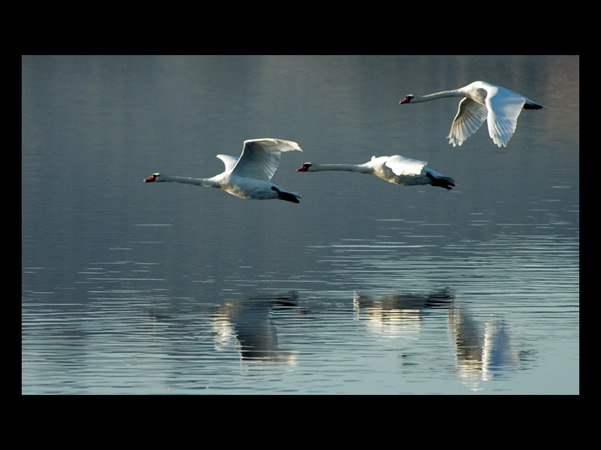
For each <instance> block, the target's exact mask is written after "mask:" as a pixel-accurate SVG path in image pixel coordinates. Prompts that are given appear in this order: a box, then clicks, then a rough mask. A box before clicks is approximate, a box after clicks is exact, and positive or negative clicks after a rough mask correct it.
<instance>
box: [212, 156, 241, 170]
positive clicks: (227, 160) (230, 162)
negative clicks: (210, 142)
mask: <svg viewBox="0 0 601 450" xmlns="http://www.w3.org/2000/svg"><path fill="white" fill-rule="evenodd" d="M217 158H219V159H220V160H221V161H223V164H225V172H228V171H230V170H232V169H233V168H234V166H235V165H236V163H237V162H238V158H236V157H235V156H230V155H217Z"/></svg>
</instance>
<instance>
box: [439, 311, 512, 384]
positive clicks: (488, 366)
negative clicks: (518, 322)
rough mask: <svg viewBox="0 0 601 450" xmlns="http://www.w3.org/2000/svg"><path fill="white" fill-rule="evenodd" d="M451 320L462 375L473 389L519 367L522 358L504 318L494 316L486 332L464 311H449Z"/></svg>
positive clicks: (458, 364) (450, 328) (450, 325)
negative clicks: (497, 375) (480, 383)
mask: <svg viewBox="0 0 601 450" xmlns="http://www.w3.org/2000/svg"><path fill="white" fill-rule="evenodd" d="M448 318H449V330H450V332H451V334H452V336H453V338H454V342H453V343H454V345H455V351H456V355H457V368H458V370H459V376H460V377H461V379H462V380H463V381H464V382H466V384H468V385H469V386H470V387H471V388H472V389H479V388H480V386H479V382H480V381H486V380H489V379H491V378H492V377H493V376H494V374H495V373H497V374H501V373H506V371H507V370H511V369H514V368H517V367H518V365H519V362H520V361H519V355H518V353H517V352H516V350H515V348H514V346H513V343H512V339H511V336H510V334H509V327H508V325H507V324H506V322H505V320H504V319H503V318H501V317H494V318H493V319H492V320H491V321H490V322H488V323H486V324H485V325H484V332H482V326H481V324H480V323H478V322H476V321H475V320H473V318H472V317H470V315H469V314H468V313H467V311H466V309H465V308H453V309H450V310H449V315H448Z"/></svg>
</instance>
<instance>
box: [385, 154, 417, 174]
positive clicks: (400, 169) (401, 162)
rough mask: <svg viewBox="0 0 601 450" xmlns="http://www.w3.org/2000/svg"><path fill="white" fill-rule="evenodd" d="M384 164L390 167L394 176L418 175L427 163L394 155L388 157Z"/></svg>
mask: <svg viewBox="0 0 601 450" xmlns="http://www.w3.org/2000/svg"><path fill="white" fill-rule="evenodd" d="M384 164H385V165H386V166H387V167H390V169H391V170H392V171H393V172H394V174H395V175H419V174H420V173H421V172H422V169H423V168H424V166H425V165H426V164H428V163H427V162H425V161H418V160H416V159H411V158H406V157H404V156H401V155H394V156H391V157H389V158H388V159H387V160H386V162H385V163H384Z"/></svg>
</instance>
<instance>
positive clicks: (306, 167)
mask: <svg viewBox="0 0 601 450" xmlns="http://www.w3.org/2000/svg"><path fill="white" fill-rule="evenodd" d="M312 165H313V164H311V163H310V162H306V163H305V164H303V165H302V166H301V167H299V168H298V169H296V171H297V172H308V171H309V167H311V166H312Z"/></svg>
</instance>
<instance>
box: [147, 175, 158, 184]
mask: <svg viewBox="0 0 601 450" xmlns="http://www.w3.org/2000/svg"><path fill="white" fill-rule="evenodd" d="M158 177H159V174H158V173H153V174H152V175H150V176H149V177H148V178H145V179H144V183H152V182H153V181H156V180H157V178H158Z"/></svg>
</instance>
